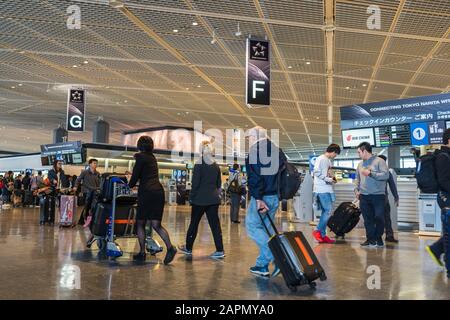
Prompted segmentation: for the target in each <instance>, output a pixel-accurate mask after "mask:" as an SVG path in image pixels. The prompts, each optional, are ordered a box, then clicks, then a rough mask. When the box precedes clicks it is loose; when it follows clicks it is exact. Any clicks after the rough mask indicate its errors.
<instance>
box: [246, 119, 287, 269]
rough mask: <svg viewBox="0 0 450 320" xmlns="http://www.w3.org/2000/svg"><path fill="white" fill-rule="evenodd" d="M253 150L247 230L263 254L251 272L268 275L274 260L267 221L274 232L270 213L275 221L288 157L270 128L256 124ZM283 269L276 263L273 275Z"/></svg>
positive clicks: (248, 161) (249, 161)
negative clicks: (271, 136)
mask: <svg viewBox="0 0 450 320" xmlns="http://www.w3.org/2000/svg"><path fill="white" fill-rule="evenodd" d="M247 135H248V137H249V145H250V150H249V154H248V156H247V158H246V168H247V174H248V181H247V182H248V188H249V192H250V196H251V198H250V203H249V206H248V208H247V216H246V221H245V223H246V229H247V233H248V235H249V237H250V238H251V239H252V240H253V241H255V242H256V244H257V245H258V247H259V256H258V258H257V259H256V264H255V266H254V267H251V268H250V272H251V273H253V274H256V275H260V276H263V277H268V276H269V275H270V273H269V264H270V263H271V262H273V259H274V258H273V255H272V253H271V252H270V249H269V246H268V243H267V242H268V240H269V235H268V234H267V232H266V229H265V228H264V225H263V222H262V220H261V217H260V216H259V214H258V210H260V213H261V216H262V217H263V219H264V224H265V225H266V226H267V228H268V229H269V230H271V232H273V229H272V227H271V226H270V222H269V220H268V219H267V215H269V216H270V218H271V219H272V220H273V219H274V218H275V214H276V212H277V209H278V205H279V198H278V184H277V175H278V172H279V170H280V168H281V167H282V166H283V165H284V163H285V162H286V156H285V155H284V153H283V151H282V150H281V149H279V148H278V147H277V146H276V145H275V144H274V143H273V142H271V141H270V140H269V139H268V138H267V133H266V130H265V129H263V128H261V127H254V128H252V129H250V130H249V131H248V134H247ZM279 272H280V270H279V269H278V268H277V267H276V266H275V268H274V271H273V273H272V276H276V275H278V274H279Z"/></svg>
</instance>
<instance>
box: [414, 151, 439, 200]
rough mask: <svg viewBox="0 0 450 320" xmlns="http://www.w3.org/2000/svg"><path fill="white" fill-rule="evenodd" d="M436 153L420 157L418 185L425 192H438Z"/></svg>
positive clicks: (417, 173) (417, 175) (417, 176)
mask: <svg viewBox="0 0 450 320" xmlns="http://www.w3.org/2000/svg"><path fill="white" fill-rule="evenodd" d="M435 161H436V155H434V154H430V155H424V156H421V157H420V158H419V166H418V167H417V172H416V180H417V186H418V187H419V189H420V191H421V192H423V193H437V192H438V190H439V185H438V182H437V179H436V168H435Z"/></svg>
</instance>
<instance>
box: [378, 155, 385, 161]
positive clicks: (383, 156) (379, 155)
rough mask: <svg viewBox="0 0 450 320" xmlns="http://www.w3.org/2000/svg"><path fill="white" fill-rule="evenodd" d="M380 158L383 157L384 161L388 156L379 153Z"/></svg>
mask: <svg viewBox="0 0 450 320" xmlns="http://www.w3.org/2000/svg"><path fill="white" fill-rule="evenodd" d="M378 158H381V159H383V160H384V161H387V158H386V156H385V155H384V154H379V155H378Z"/></svg>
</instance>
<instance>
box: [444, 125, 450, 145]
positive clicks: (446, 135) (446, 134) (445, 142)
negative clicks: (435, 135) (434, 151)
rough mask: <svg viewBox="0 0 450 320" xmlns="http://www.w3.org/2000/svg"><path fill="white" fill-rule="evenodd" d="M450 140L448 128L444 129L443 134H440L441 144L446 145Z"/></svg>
mask: <svg viewBox="0 0 450 320" xmlns="http://www.w3.org/2000/svg"><path fill="white" fill-rule="evenodd" d="M449 141H450V128H448V129H447V130H445V131H444V135H443V136H442V144H445V145H447V144H448V143H449Z"/></svg>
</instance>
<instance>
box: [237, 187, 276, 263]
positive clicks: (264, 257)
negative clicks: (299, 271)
mask: <svg viewBox="0 0 450 320" xmlns="http://www.w3.org/2000/svg"><path fill="white" fill-rule="evenodd" d="M262 200H263V201H264V202H265V203H266V205H267V207H268V208H269V211H268V212H266V213H265V214H264V217H263V219H264V224H265V225H266V226H267V228H269V231H270V232H271V233H272V234H273V233H274V231H273V228H272V226H271V225H270V222H269V220H268V219H267V216H266V215H267V214H268V215H269V216H270V218H271V219H272V220H274V218H275V214H276V212H277V209H278V205H279V200H278V195H273V196H264V197H263V199H262ZM245 227H246V229H247V234H248V236H249V237H250V238H251V239H252V240H253V241H255V242H256V244H257V245H258V247H259V256H258V258H256V266H257V267H268V266H269V264H270V263H271V262H272V261H273V255H272V252H270V249H269V245H268V241H269V235H268V234H267V231H266V229H265V228H264V225H263V223H262V221H261V218H260V217H259V214H258V211H257V207H256V199H255V198H253V197H252V198H251V200H250V203H249V206H248V208H247V216H246V217H245Z"/></svg>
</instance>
